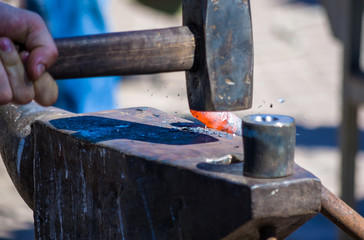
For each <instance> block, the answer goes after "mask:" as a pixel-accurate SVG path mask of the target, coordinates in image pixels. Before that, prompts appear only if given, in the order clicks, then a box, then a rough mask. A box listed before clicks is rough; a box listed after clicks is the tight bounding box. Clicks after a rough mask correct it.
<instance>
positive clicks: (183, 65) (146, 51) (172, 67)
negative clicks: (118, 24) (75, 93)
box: [49, 26, 196, 79]
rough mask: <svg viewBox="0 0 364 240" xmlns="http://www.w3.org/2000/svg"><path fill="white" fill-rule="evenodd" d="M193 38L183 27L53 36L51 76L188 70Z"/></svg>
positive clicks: (94, 75) (193, 47)
mask: <svg viewBox="0 0 364 240" xmlns="http://www.w3.org/2000/svg"><path fill="white" fill-rule="evenodd" d="M195 41H196V39H195V36H194V34H193V33H192V32H191V30H190V29H189V28H188V27H186V26H183V27H174V28H166V29H155V30H145V31H134V32H120V33H111V34H99V35H90V36H82V37H72V38H63V39H55V42H56V45H57V48H58V51H59V58H58V60H57V62H56V63H55V64H54V65H53V66H52V67H51V68H50V69H49V72H50V74H51V75H52V76H53V77H54V78H55V79H63V78H82V77H96V76H115V75H116V76H118V75H131V74H148V73H157V72H172V71H186V70H190V69H191V68H192V66H193V64H194V58H195V48H196V47H195V46H196V43H195Z"/></svg>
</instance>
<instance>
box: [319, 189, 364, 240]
mask: <svg viewBox="0 0 364 240" xmlns="http://www.w3.org/2000/svg"><path fill="white" fill-rule="evenodd" d="M321 213H322V214H323V215H325V216H326V217H327V218H328V219H330V220H331V221H332V222H333V223H335V224H336V225H337V226H338V227H339V228H341V230H343V231H344V232H346V233H347V234H348V235H350V236H351V237H352V238H354V239H364V218H363V217H362V216H360V215H359V214H358V213H357V212H355V211H354V210H353V209H352V208H351V207H349V206H348V205H347V204H346V203H345V202H343V201H342V200H341V199H340V198H338V197H337V196H336V195H335V194H333V193H332V192H330V190H328V189H327V188H326V187H324V186H322V195H321Z"/></svg>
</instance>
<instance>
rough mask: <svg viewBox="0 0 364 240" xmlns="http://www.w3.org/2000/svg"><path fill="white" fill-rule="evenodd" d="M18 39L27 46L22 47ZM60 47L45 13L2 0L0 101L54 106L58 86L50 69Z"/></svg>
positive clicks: (0, 4)
mask: <svg viewBox="0 0 364 240" xmlns="http://www.w3.org/2000/svg"><path fill="white" fill-rule="evenodd" d="M14 43H17V44H21V45H23V46H25V50H22V51H21V52H19V51H18V49H17V48H16V46H15V45H14ZM57 56H58V51H57V47H56V45H55V43H54V41H53V39H52V37H51V35H50V33H49V31H48V29H47V27H46V25H45V23H44V21H43V20H42V19H41V17H40V16H39V15H37V14H35V13H33V12H30V11H26V10H23V9H20V8H15V7H12V6H10V5H8V4H5V3H1V2H0V105H3V104H7V103H15V104H27V103H29V102H31V101H32V100H35V101H36V102H38V103H39V104H40V105H43V106H50V105H52V104H53V103H54V102H55V101H56V100H57V97H58V87H57V84H56V83H55V81H54V79H53V78H52V76H51V75H50V74H48V73H47V71H46V70H47V68H49V67H50V66H51V65H52V64H53V63H54V62H55V61H56V59H57Z"/></svg>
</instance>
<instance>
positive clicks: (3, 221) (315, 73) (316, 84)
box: [0, 0, 364, 239]
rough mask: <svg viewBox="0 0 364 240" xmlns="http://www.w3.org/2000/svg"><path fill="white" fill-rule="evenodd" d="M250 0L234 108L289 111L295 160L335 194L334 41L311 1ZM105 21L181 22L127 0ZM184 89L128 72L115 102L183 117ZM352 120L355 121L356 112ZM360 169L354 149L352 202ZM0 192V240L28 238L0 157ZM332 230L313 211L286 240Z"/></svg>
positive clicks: (175, 76) (362, 193) (135, 24)
mask: <svg viewBox="0 0 364 240" xmlns="http://www.w3.org/2000/svg"><path fill="white" fill-rule="evenodd" d="M251 4H252V14H253V27H254V44H255V77H254V104H253V108H252V109H250V110H246V111H241V112H238V113H237V114H238V115H239V116H243V115H246V114H251V113H277V114H286V115H291V116H293V117H295V118H296V121H297V125H298V129H297V133H298V136H297V149H296V156H295V160H296V162H298V163H299V164H300V165H301V166H303V167H305V168H306V169H308V170H309V171H312V172H313V173H314V174H315V175H317V176H318V177H319V178H320V179H321V180H322V181H323V183H324V184H325V185H326V186H327V187H328V188H329V189H331V190H332V191H334V192H335V193H338V184H339V169H338V166H339V153H338V149H337V143H336V137H337V126H338V124H339V121H340V117H339V115H340V112H339V110H340V71H341V67H340V63H341V54H342V47H341V44H340V43H339V42H337V41H336V40H335V39H333V37H332V36H331V32H330V29H329V26H328V22H327V19H326V16H325V12H324V11H323V10H322V9H321V8H320V7H319V6H317V5H307V4H303V3H297V2H293V1H287V0H274V1H273V0H254V1H252V3H251ZM110 19H111V20H112V21H113V28H114V30H118V31H119V30H120V31H121V30H123V31H124V30H132V29H134V30H135V29H148V28H159V27H167V26H171V25H179V24H180V22H181V21H180V16H174V17H170V16H167V15H163V14H161V13H159V12H156V11H153V10H150V9H148V8H146V7H143V6H140V5H137V4H135V3H134V2H132V1H129V0H113V7H112V10H111V14H110ZM185 91H186V90H185V79H184V74H183V73H170V74H164V75H153V76H142V77H140V76H138V77H128V78H124V81H123V84H122V87H121V89H120V94H119V102H120V107H131V106H133V107H134V106H152V107H156V108H158V109H161V110H164V111H167V112H169V113H172V114H177V115H179V116H188V115H189V110H188V105H187V99H186V92H185ZM282 100H283V101H282ZM282 102H283V103H282ZM271 105H272V107H270V106H271ZM360 119H361V120H360V122H361V124H363V123H364V121H363V116H362V115H361V116H360ZM363 149H364V148H363V147H361V150H363ZM363 173H364V156H363V152H362V151H361V152H360V154H359V156H358V160H357V183H358V184H357V199H358V200H363V199H364V184H363V183H364V174H363ZM0 196H1V198H0V239H31V238H30V237H29V236H31V233H32V227H31V226H32V212H31V211H30V210H29V209H28V208H27V207H26V205H25V204H24V203H23V202H22V200H21V199H20V198H19V196H18V195H17V193H16V191H15V190H14V189H13V187H12V185H11V182H10V179H9V177H8V176H7V174H6V173H5V170H4V167H3V165H2V163H0ZM361 202H363V201H361ZM334 232H335V229H334V228H333V226H332V225H330V224H329V223H328V222H326V221H325V220H324V219H323V218H322V217H318V218H316V219H314V220H313V221H311V222H309V223H308V224H307V225H306V226H305V227H304V228H302V230H301V231H300V232H298V233H297V234H295V235H294V236H293V237H292V238H291V239H335V237H334ZM29 234H30V235H29ZM25 236H26V237H25Z"/></svg>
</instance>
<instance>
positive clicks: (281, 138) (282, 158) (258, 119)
mask: <svg viewBox="0 0 364 240" xmlns="http://www.w3.org/2000/svg"><path fill="white" fill-rule="evenodd" d="M242 124H243V146H244V170H243V171H244V175H245V176H249V177H254V178H279V177H286V176H289V175H291V174H292V173H293V165H294V149H295V143H296V125H295V120H294V118H292V117H288V116H282V115H266V114H259V115H249V116H245V117H244V118H243V121H242Z"/></svg>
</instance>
